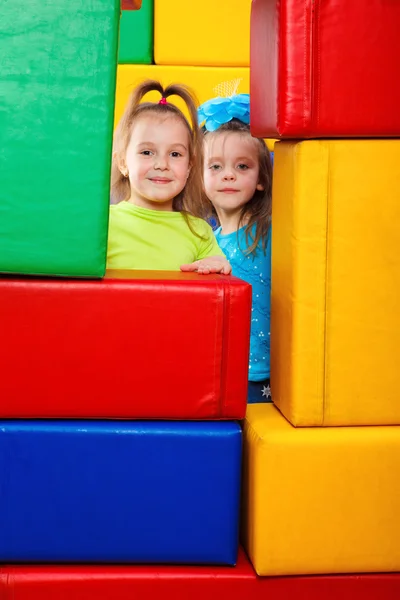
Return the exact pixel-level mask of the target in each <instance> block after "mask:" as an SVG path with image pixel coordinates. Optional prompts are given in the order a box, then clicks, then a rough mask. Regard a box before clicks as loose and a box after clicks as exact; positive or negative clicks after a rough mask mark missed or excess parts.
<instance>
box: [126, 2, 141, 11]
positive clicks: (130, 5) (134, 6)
mask: <svg viewBox="0 0 400 600" xmlns="http://www.w3.org/2000/svg"><path fill="white" fill-rule="evenodd" d="M141 7H142V0H121V8H122V10H139V8H141Z"/></svg>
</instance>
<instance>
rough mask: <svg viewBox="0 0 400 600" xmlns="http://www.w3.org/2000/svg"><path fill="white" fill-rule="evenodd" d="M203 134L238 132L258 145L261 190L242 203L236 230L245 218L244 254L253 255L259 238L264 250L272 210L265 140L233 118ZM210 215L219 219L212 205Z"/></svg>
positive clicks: (269, 165) (269, 173) (270, 165)
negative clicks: (253, 134) (246, 246)
mask: <svg viewBox="0 0 400 600" xmlns="http://www.w3.org/2000/svg"><path fill="white" fill-rule="evenodd" d="M203 133H204V134H205V136H206V137H211V136H212V137H215V136H217V135H220V134H223V133H240V134H242V135H248V136H250V137H251V138H252V139H253V140H254V141H255V143H256V144H257V146H258V160H259V183H261V184H262V186H263V188H264V189H263V190H255V192H254V195H253V197H252V198H251V200H249V202H247V204H245V205H244V206H243V208H242V211H241V214H240V219H239V227H238V229H240V228H241V227H242V226H243V223H244V222H245V221H247V224H246V226H245V230H244V232H245V236H246V244H247V245H248V248H247V249H246V250H245V252H244V253H245V254H255V253H256V250H257V246H258V243H259V241H260V240H261V244H262V249H263V251H264V252H265V248H266V245H267V239H268V232H269V228H270V225H271V213H272V161H271V155H270V153H269V150H268V148H267V145H266V143H265V142H264V140H263V139H261V138H253V137H252V135H251V133H250V127H249V125H246V124H245V123H243V122H242V121H239V120H238V119H232V120H231V121H228V123H224V124H223V125H221V126H220V127H219V128H218V129H217V130H216V131H213V132H208V131H206V130H205V129H203ZM209 206H210V205H209ZM212 214H213V216H214V217H216V218H217V221H218V215H217V214H216V211H215V209H214V208H213V209H212ZM208 216H211V215H208ZM254 225H255V232H254V235H253V233H252V229H253V226H254ZM250 242H251V243H250Z"/></svg>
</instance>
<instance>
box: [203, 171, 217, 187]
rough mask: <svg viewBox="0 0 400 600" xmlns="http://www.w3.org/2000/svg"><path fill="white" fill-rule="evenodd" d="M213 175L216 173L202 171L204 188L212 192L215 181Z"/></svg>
mask: <svg viewBox="0 0 400 600" xmlns="http://www.w3.org/2000/svg"><path fill="white" fill-rule="evenodd" d="M215 173H216V171H211V170H210V169H206V170H205V171H204V187H205V188H206V190H207V189H210V190H212V189H213V188H214V186H215V181H216V177H215Z"/></svg>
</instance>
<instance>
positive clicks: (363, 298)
mask: <svg viewBox="0 0 400 600" xmlns="http://www.w3.org/2000/svg"><path fill="white" fill-rule="evenodd" d="M274 158H275V163H274V187H273V216H272V219H273V223H274V230H273V239H272V246H273V248H272V308H271V312H272V314H273V320H272V323H271V325H272V328H271V381H272V397H273V399H274V402H275V404H276V405H277V406H278V407H279V409H280V410H281V411H282V412H283V414H284V415H285V416H286V417H287V418H288V419H289V421H290V422H291V423H293V424H294V425H299V426H313V425H390V424H392V425H393V424H394V425H399V424H400V403H399V400H398V390H399V388H400V370H399V361H398V348H399V346H400V313H399V309H398V301H397V298H398V290H399V289H400V255H399V251H398V243H397V238H398V223H399V222H400V203H399V192H398V190H399V189H400V171H399V168H398V167H399V164H400V141H398V140H379V141H378V140H375V141H373V140H357V141H356V140H349V141H345V140H340V141H305V142H301V143H290V142H279V144H277V145H276V146H275V157H274ZM371 161H372V162H371Z"/></svg>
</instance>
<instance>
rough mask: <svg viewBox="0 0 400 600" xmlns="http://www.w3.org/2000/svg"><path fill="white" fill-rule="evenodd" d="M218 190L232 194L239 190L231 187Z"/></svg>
mask: <svg viewBox="0 0 400 600" xmlns="http://www.w3.org/2000/svg"><path fill="white" fill-rule="evenodd" d="M219 191H220V192H223V193H224V194H234V193H236V192H238V191H239V190H234V189H233V188H223V189H222V190H219Z"/></svg>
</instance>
